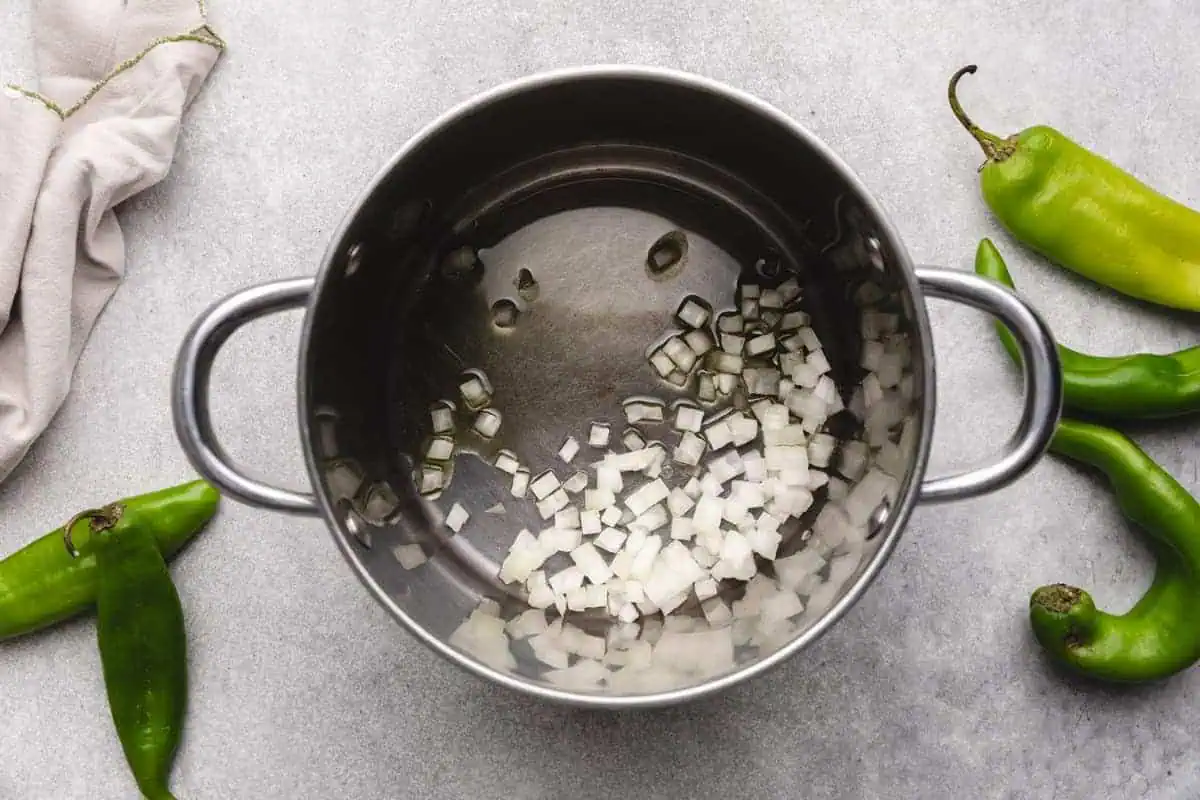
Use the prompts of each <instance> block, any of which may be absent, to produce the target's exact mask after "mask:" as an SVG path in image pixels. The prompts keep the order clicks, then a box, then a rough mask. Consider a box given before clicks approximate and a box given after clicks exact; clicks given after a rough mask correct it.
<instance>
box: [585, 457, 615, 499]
mask: <svg viewBox="0 0 1200 800" xmlns="http://www.w3.org/2000/svg"><path fill="white" fill-rule="evenodd" d="M585 477H586V476H585ZM596 488H597V489H601V490H603V491H606V492H612V493H613V494H616V493H617V492H620V491H621V490H622V489H624V488H625V481H624V480H623V479H622V478H621V470H619V469H617V468H616V467H613V466H609V465H607V464H604V465H601V466H599V467H597V468H596Z"/></svg>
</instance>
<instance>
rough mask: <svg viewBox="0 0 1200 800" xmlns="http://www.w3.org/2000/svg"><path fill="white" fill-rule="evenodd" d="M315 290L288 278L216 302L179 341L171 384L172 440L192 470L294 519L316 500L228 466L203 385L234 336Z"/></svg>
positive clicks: (307, 282)
mask: <svg viewBox="0 0 1200 800" xmlns="http://www.w3.org/2000/svg"><path fill="white" fill-rule="evenodd" d="M314 285H315V280H314V279H313V278H289V279H287V280H282V281H274V282H272V283H266V284H262V285H260V286H251V287H249V288H247V289H243V290H242V291H240V292H237V293H235V294H232V295H230V296H229V297H226V298H225V299H223V300H219V301H217V302H216V303H214V304H213V305H212V306H210V307H209V308H208V310H207V311H205V312H204V313H203V314H201V315H200V317H199V318H198V319H197V320H196V321H195V322H193V323H192V327H191V328H189V329H188V332H187V334H186V335H185V336H184V337H183V344H182V345H181V346H180V348H179V355H178V356H177V357H176V359H175V374H174V376H173V378H172V380H171V411H172V414H173V416H174V418H175V435H176V436H177V437H179V443H180V444H181V445H182V446H183V451H184V453H186V454H187V457H188V460H189V461H191V462H192V466H194V467H195V468H196V470H197V471H198V472H199V473H200V474H201V475H203V476H204V477H205V478H206V479H207V480H208V481H210V482H211V483H212V484H213V485H214V486H216V487H217V488H218V489H220V490H221V491H222V492H224V493H226V494H228V495H229V496H230V497H233V498H234V499H236V500H239V501H241V502H243V503H247V504H249V505H253V506H259V507H261V508H269V509H272V510H274V511H286V512H290V513H293V514H315V513H317V510H318V506H317V499H316V497H315V496H313V495H312V494H309V493H306V492H294V491H291V490H290V489H279V488H277V487H275V486H271V485H269V484H266V483H263V482H262V481H259V480H256V479H254V478H251V477H248V476H247V475H244V474H243V473H242V472H241V471H240V470H239V469H238V468H237V467H235V466H234V465H233V461H232V459H230V458H229V456H228V454H226V452H225V450H224V449H223V448H222V447H221V445H220V443H219V442H218V441H217V436H216V434H215V433H214V432H213V427H212V419H211V417H210V416H209V409H208V381H209V378H210V377H211V374H212V366H213V361H214V360H215V359H216V357H217V353H218V352H220V350H221V347H222V346H223V345H224V344H225V342H226V341H227V340H228V339H229V337H230V336H231V335H232V334H233V332H234V331H236V330H237V329H238V328H240V327H242V326H243V325H245V324H246V323H247V322H251V321H253V320H255V319H258V318H259V317H264V316H266V315H268V314H274V313H275V312H277V311H286V310H288V309H290V308H296V307H299V306H303V305H304V304H306V303H307V302H308V299H309V297H310V296H311V295H312V291H313V286H314Z"/></svg>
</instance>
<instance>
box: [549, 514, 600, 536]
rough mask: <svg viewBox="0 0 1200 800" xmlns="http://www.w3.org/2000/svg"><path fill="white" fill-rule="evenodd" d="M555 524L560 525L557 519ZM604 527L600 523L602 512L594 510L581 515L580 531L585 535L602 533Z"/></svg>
mask: <svg viewBox="0 0 1200 800" xmlns="http://www.w3.org/2000/svg"><path fill="white" fill-rule="evenodd" d="M554 523H555V524H556V525H557V524H558V519H557V517H556V518H555V521H554ZM603 528H604V526H603V524H602V523H601V522H600V512H599V511H596V510H594V509H587V510H585V511H583V512H581V513H580V514H579V529H580V530H581V531H583V533H584V534H585V535H589V536H590V535H594V534H597V533H600V531H601V530H603Z"/></svg>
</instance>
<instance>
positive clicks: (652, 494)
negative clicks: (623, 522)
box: [625, 478, 671, 515]
mask: <svg viewBox="0 0 1200 800" xmlns="http://www.w3.org/2000/svg"><path fill="white" fill-rule="evenodd" d="M670 494H671V490H670V489H668V488H667V485H666V484H665V483H663V482H662V480H660V479H657V478H656V479H655V480H652V481H650V482H649V483H647V484H646V485H645V486H642V487H641V488H639V489H638V490H637V491H635V492H633V493H632V494H631V495H629V497H627V498H625V507H626V508H628V509H629V510H630V511H631V512H633V513H634V514H635V515H638V514H644V513H646V511H648V510H649V509H650V507H651V506H654V505H656V504H658V503H661V502H662V501H664V500H666V499H667V497H668V496H670Z"/></svg>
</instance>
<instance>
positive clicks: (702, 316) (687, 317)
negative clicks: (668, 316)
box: [675, 297, 712, 328]
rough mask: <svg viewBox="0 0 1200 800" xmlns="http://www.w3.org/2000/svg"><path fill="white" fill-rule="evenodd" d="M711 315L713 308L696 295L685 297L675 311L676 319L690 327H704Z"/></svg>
mask: <svg viewBox="0 0 1200 800" xmlns="http://www.w3.org/2000/svg"><path fill="white" fill-rule="evenodd" d="M711 317H712V310H711V309H709V308H708V307H707V306H706V305H704V304H703V303H702V302H701V301H700V300H699V299H698V298H695V297H685V298H684V299H683V302H682V303H680V304H679V309H678V310H677V311H676V312H675V319H677V320H679V322H680V324H682V325H684V326H685V327H688V328H703V327H704V326H705V325H707V324H708V320H709V319H710V318H711Z"/></svg>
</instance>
